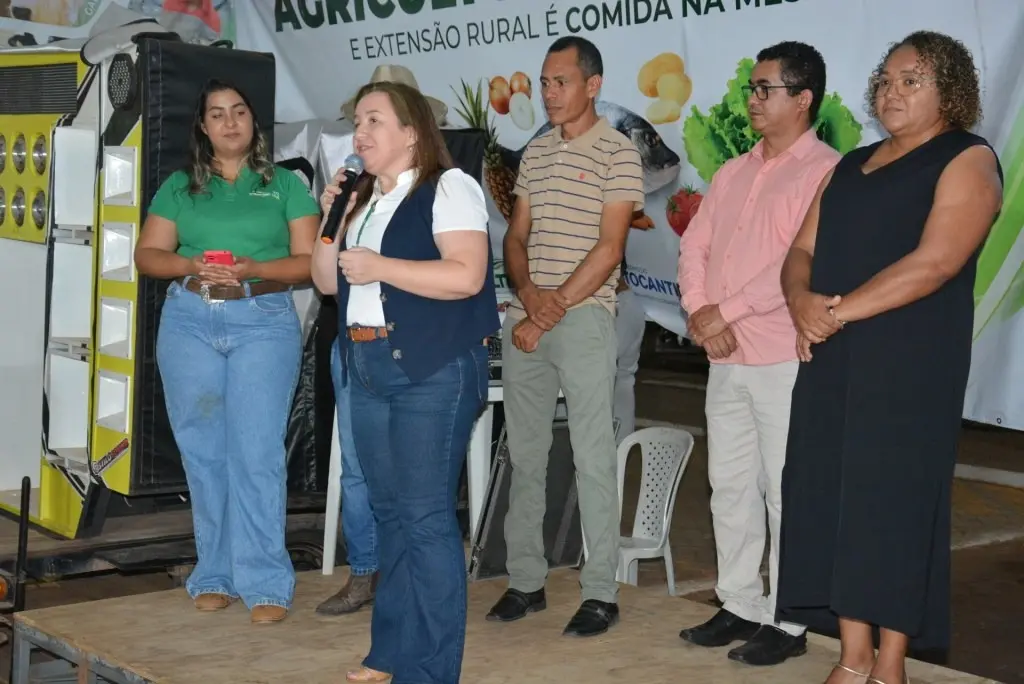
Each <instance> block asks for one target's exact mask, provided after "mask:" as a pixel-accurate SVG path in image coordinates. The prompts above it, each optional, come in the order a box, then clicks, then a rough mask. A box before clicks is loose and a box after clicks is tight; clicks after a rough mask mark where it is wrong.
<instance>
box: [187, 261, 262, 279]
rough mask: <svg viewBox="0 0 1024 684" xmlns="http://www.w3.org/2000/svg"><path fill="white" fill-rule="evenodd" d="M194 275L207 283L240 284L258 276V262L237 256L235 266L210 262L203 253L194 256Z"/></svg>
mask: <svg viewBox="0 0 1024 684" xmlns="http://www.w3.org/2000/svg"><path fill="white" fill-rule="evenodd" d="M192 267H193V271H194V275H195V276H196V277H197V278H199V280H200V281H201V282H202V283H203V284H206V285H240V284H241V283H242V282H243V281H246V280H252V279H253V278H258V277H259V275H258V273H257V269H258V263H257V262H255V261H253V260H252V259H250V258H249V257H236V258H235V263H234V265H233V266H225V265H223V264H208V263H206V262H205V261H203V255H202V254H199V255H197V256H195V257H193V258H192Z"/></svg>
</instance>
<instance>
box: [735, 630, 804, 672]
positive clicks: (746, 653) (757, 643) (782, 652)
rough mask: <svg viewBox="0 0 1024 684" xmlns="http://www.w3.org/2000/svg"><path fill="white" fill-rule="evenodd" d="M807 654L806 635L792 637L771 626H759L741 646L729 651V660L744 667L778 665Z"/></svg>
mask: <svg viewBox="0 0 1024 684" xmlns="http://www.w3.org/2000/svg"><path fill="white" fill-rule="evenodd" d="M804 653H807V635H806V634H801V635H800V636H793V635H792V634H787V633H786V632H783V631H782V630H781V629H779V628H778V627H774V626H772V625H761V629H759V630H757V633H755V634H754V636H752V637H750V640H749V641H748V642H747V643H745V644H743V645H742V646H737V647H736V648H734V649H732V650H731V651H729V660H735V661H736V662H738V663H743V664H745V665H778V664H779V663H781V662H782V661H784V660H786V659H787V658H794V657H796V656H801V655H803V654H804Z"/></svg>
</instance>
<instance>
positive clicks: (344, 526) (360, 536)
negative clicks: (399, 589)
mask: <svg viewBox="0 0 1024 684" xmlns="http://www.w3.org/2000/svg"><path fill="white" fill-rule="evenodd" d="M342 334H344V331H342ZM331 380H332V381H333V382H334V402H335V405H336V406H337V411H338V439H339V440H340V441H341V531H342V534H343V535H344V537H345V547H346V549H347V551H348V565H349V571H350V572H351V573H352V574H353V575H372V574H373V573H375V572H377V523H375V522H374V520H373V508H371V507H370V491H369V490H368V489H367V487H366V478H365V477H364V476H363V468H362V466H361V465H359V459H358V458H356V444H355V439H354V438H353V436H352V411H351V406H350V405H349V397H348V395H349V388H348V386H347V385H343V384H342V382H341V352H340V351H339V350H338V341H337V340H335V341H334V346H332V347H331Z"/></svg>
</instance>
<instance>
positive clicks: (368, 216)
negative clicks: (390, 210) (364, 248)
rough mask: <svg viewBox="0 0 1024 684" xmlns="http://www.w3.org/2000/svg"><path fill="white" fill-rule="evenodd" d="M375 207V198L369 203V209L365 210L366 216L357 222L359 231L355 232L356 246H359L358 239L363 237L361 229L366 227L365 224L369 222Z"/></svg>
mask: <svg viewBox="0 0 1024 684" xmlns="http://www.w3.org/2000/svg"><path fill="white" fill-rule="evenodd" d="M376 208H377V200H374V201H373V202H372V203H371V204H370V210H369V211H368V212H366V216H365V217H363V222H362V223H360V224H359V232H358V233H356V244H355V246H356V247H358V246H359V242H360V240H362V239H363V229H364V228H366V224H367V223H368V222H369V220H370V217H371V216H373V210H374V209H376Z"/></svg>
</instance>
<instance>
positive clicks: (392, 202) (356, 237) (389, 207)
mask: <svg viewBox="0 0 1024 684" xmlns="http://www.w3.org/2000/svg"><path fill="white" fill-rule="evenodd" d="M415 179H416V171H415V170H410V171H405V172H403V173H401V174H400V175H399V176H398V182H397V184H396V185H395V188H394V190H392V191H391V192H389V193H387V194H386V195H384V194H382V193H381V192H380V188H379V187H378V186H375V187H374V190H373V196H372V197H371V198H370V201H369V202H368V203H367V205H366V206H365V207H363V209H362V210H361V211H360V212H359V214H358V215H356V217H355V218H354V219H353V220H352V223H351V224H349V227H348V233H347V234H346V236H345V246H346V247H349V248H352V247H356V246H358V247H366V248H367V249H372V250H373V251H375V252H380V245H381V242H382V241H383V239H384V231H385V230H386V229H387V227H388V223H390V222H391V217H392V216H394V214H395V210H396V209H398V205H399V204H400V203H401V201H402V200H403V199H405V196H406V195H408V194H409V190H410V189H411V188H412V184H413V181H414V180H415ZM371 208H372V211H373V213H372V214H370V211H371ZM433 213H434V230H433V232H434V235H437V234H438V233H447V232H450V231H453V230H477V231H481V232H484V233H486V232H487V204H486V202H485V201H484V191H483V189H482V188H481V187H480V184H479V183H477V182H476V181H475V180H474V179H473V178H472V177H471V176H469V175H468V174H466V173H464V172H463V171H462V170H461V169H449V170H447V171H445V172H444V174H442V175H441V177H440V179H438V182H437V195H436V196H435V197H434V212H433ZM367 214H370V217H369V219H367ZM364 221H365V224H364V223H363V222H364ZM347 317H348V324H349V326H356V325H358V326H366V327H384V326H385V325H386V324H387V323H386V321H385V320H384V306H383V304H381V301H380V283H370V284H368V285H353V286H352V287H351V290H350V291H349V296H348V312H347Z"/></svg>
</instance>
